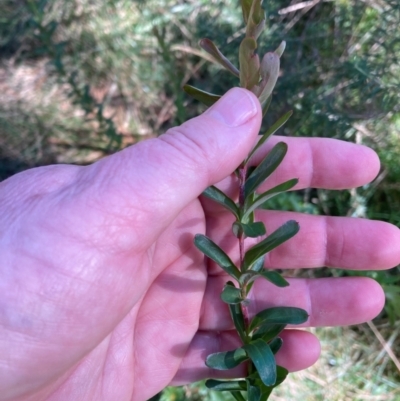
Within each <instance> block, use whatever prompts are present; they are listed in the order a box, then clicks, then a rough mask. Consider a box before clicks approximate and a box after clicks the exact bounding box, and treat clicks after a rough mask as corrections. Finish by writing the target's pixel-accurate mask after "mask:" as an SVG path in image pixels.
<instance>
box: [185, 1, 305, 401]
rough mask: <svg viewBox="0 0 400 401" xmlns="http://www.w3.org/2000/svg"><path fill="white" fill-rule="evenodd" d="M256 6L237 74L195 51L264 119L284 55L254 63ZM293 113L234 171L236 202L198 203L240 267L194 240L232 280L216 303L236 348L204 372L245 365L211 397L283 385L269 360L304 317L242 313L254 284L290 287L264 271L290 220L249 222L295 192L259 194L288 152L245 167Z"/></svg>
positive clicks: (285, 310) (290, 229)
mask: <svg viewBox="0 0 400 401" xmlns="http://www.w3.org/2000/svg"><path fill="white" fill-rule="evenodd" d="M261 2H262V0H241V6H242V11H243V19H244V22H245V24H246V33H245V37H244V38H243V40H242V42H241V44H240V47H239V69H237V68H236V67H235V66H234V64H233V63H231V62H230V61H229V60H228V59H227V58H226V57H225V56H224V55H223V54H222V53H221V51H220V50H219V49H218V48H217V47H216V45H215V44H214V43H213V42H212V41H211V40H210V39H202V40H201V41H200V46H201V47H202V48H203V49H204V50H205V51H206V52H208V53H209V54H210V55H211V56H213V57H214V59H215V60H216V61H217V62H219V63H220V64H221V65H222V66H223V67H224V68H225V69H227V70H228V71H229V72H231V73H232V74H234V75H235V76H236V77H237V78H239V80H240V86H241V87H243V88H246V89H248V90H250V91H252V92H253V93H254V94H255V95H256V96H257V97H258V99H259V101H260V104H261V107H262V110H263V115H265V114H266V113H267V110H268V107H269V105H270V103H271V98H272V91H273V89H274V87H275V84H276V81H277V79H278V75H279V66H280V57H281V56H282V53H283V51H284V49H285V43H284V42H283V43H282V44H281V45H280V46H279V47H278V48H277V49H276V50H275V51H273V52H268V53H266V54H265V55H264V56H263V58H262V60H261V61H260V58H259V56H258V55H257V53H256V50H257V39H258V38H259V36H260V34H261V32H262V31H263V29H264V26H265V12H264V10H263V9H262V6H261ZM184 89H185V91H186V92H187V93H188V94H190V95H191V96H192V97H194V98H195V99H197V100H199V101H201V102H202V103H204V104H205V105H207V106H211V105H212V104H214V103H215V102H216V101H217V100H218V99H219V98H220V96H218V95H214V94H211V93H207V92H204V91H202V90H200V89H197V88H194V87H192V86H189V85H187V86H185V88H184ZM290 115H291V112H288V113H286V114H285V115H283V116H282V117H281V118H280V119H279V120H278V121H276V122H275V124H273V125H272V126H271V127H270V128H269V129H268V130H267V131H266V132H265V133H263V134H262V136H261V137H260V140H259V141H258V143H257V145H256V146H255V147H254V148H253V150H252V151H251V152H250V154H249V155H248V157H247V158H246V159H245V160H244V161H243V162H242V163H241V165H240V166H239V167H238V168H237V170H236V171H235V176H236V182H237V186H238V193H239V199H237V200H236V199H231V198H230V197H228V196H227V195H226V194H225V193H223V192H222V191H221V190H219V189H218V188H216V187H215V186H211V187H209V188H208V189H207V190H206V191H205V192H204V196H206V197H207V198H210V199H212V200H213V201H215V202H217V203H218V204H220V205H222V206H223V207H224V208H226V209H227V210H228V211H229V212H231V213H232V214H233V216H234V218H235V222H234V223H233V226H232V235H234V236H235V237H236V238H237V242H238V248H239V255H240V257H239V261H238V264H235V263H234V262H233V261H232V260H231V258H230V257H229V256H228V255H227V254H226V253H225V252H224V251H223V250H222V249H221V248H220V247H219V246H218V245H217V244H216V243H214V242H213V241H212V240H211V239H210V238H208V237H207V236H205V235H203V234H197V235H196V236H195V239H194V243H195V245H196V247H197V248H198V249H199V250H200V251H202V252H203V253H204V254H205V255H206V256H207V257H208V258H210V259H211V260H212V261H214V262H215V263H217V264H218V265H219V266H220V267H221V268H222V269H223V270H224V271H225V272H226V273H227V274H228V275H229V276H230V277H231V281H227V282H226V284H225V286H224V288H223V290H222V293H221V299H222V301H224V302H225V303H226V304H227V307H228V308H229V311H230V314H231V317H232V321H233V324H234V326H235V328H236V331H237V333H238V336H239V337H240V339H241V342H242V345H241V346H240V347H239V348H237V349H233V350H230V351H227V352H218V353H215V354H211V355H209V356H208V357H207V358H206V361H205V363H206V365H207V366H208V367H210V368H212V369H218V370H228V369H232V368H235V367H236V366H238V365H240V364H242V363H246V364H247V365H246V366H247V375H246V377H244V378H242V379H237V380H213V379H211V380H207V382H206V386H207V387H208V388H210V389H213V390H216V391H229V392H231V394H232V395H233V397H234V398H235V399H236V400H238V401H244V400H245V399H246V398H247V399H248V400H249V401H265V400H267V399H268V397H269V396H270V394H271V392H272V390H273V388H274V387H276V386H278V385H279V384H280V383H282V382H283V381H284V380H285V378H286V376H287V374H288V371H287V370H286V369H285V368H283V367H281V366H277V364H276V361H275V354H276V353H277V352H278V350H279V349H280V348H281V346H282V343H283V342H282V339H281V338H280V337H279V335H280V333H281V332H282V331H283V330H284V329H285V327H286V326H287V325H296V324H301V323H304V322H305V321H306V320H307V318H308V315H307V313H306V311H304V310H302V309H299V308H295V307H289V306H288V307H274V308H269V309H265V310H263V311H261V312H259V313H257V314H256V315H255V316H254V317H250V316H249V313H248V306H249V302H250V301H249V299H248V298H249V293H250V291H251V288H252V286H253V284H254V281H255V280H257V279H263V280H268V281H269V282H270V283H272V284H274V285H276V286H278V287H285V286H288V285H289V283H288V282H287V281H286V280H285V278H283V277H282V276H281V275H280V274H279V273H278V272H276V271H272V270H266V269H264V259H265V255H266V254H267V253H268V252H270V251H272V250H273V249H274V248H276V247H278V246H279V245H281V244H282V243H283V242H285V241H287V240H289V239H290V238H292V237H293V236H294V235H296V234H297V232H298V231H299V225H298V223H297V222H296V221H293V220H290V221H287V222H286V223H285V224H283V225H282V226H281V227H279V228H278V229H277V230H276V231H274V232H272V233H267V232H266V228H265V226H264V224H263V223H262V222H261V221H255V213H254V212H255V211H256V209H259V208H261V209H265V208H267V203H268V200H269V199H270V198H272V197H273V196H275V195H278V194H280V193H282V192H285V191H288V190H290V189H291V188H293V187H294V186H295V185H296V183H297V179H291V180H289V181H286V182H283V183H281V184H279V185H277V186H275V187H274V188H272V189H269V190H268V191H266V192H262V193H260V190H259V188H260V186H261V184H263V183H264V182H265V180H266V179H268V177H269V176H270V175H271V174H272V173H273V172H274V171H275V170H276V168H277V167H278V166H279V165H280V163H281V162H282V160H283V158H284V157H285V155H286V152H287V145H286V144H285V143H284V142H279V143H277V144H276V145H275V146H274V147H273V148H272V149H271V150H270V152H269V153H268V154H267V155H266V156H265V157H264V159H263V160H262V161H261V162H260V163H259V165H258V166H257V167H255V168H254V167H251V165H250V163H249V161H250V159H251V158H252V156H253V155H254V154H255V152H257V151H258V150H259V148H260V146H261V145H262V144H263V143H264V142H265V141H266V140H267V139H268V138H269V137H270V136H271V135H273V134H274V133H275V132H276V131H277V130H278V129H279V128H280V127H281V126H282V125H283V124H285V122H286V121H287V120H288V119H289V117H290ZM247 238H259V239H260V241H259V242H258V243H257V244H256V245H253V246H251V247H249V246H246V239H247Z"/></svg>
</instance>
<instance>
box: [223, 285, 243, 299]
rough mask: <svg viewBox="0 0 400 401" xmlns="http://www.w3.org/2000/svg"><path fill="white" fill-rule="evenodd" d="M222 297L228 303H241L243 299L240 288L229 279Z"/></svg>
mask: <svg viewBox="0 0 400 401" xmlns="http://www.w3.org/2000/svg"><path fill="white" fill-rule="evenodd" d="M221 299H222V300H223V301H224V302H226V303H227V304H240V302H242V301H243V298H242V296H241V292H240V289H239V288H236V287H235V286H234V284H233V283H232V282H231V281H228V282H227V283H226V284H225V286H224V289H223V291H222V293H221Z"/></svg>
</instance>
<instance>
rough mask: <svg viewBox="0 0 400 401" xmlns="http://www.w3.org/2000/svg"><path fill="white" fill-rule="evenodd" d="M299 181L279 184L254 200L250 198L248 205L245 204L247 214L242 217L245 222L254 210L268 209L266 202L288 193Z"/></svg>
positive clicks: (294, 180) (295, 179) (257, 195)
mask: <svg viewBox="0 0 400 401" xmlns="http://www.w3.org/2000/svg"><path fill="white" fill-rule="evenodd" d="M298 182H299V180H298V179H297V178H293V179H291V180H288V181H285V182H283V183H282V184H279V185H277V186H275V187H273V188H271V189H269V190H268V191H265V192H263V193H262V194H255V196H254V197H253V199H251V198H250V197H249V198H248V199H249V200H248V202H246V203H247V205H246V204H245V210H246V211H245V213H244V215H243V217H242V219H243V220H245V219H246V218H247V216H248V215H249V214H250V213H252V212H254V210H256V209H258V208H266V202H267V201H268V200H270V199H271V198H273V197H274V196H276V195H279V194H281V193H282V192H286V191H288V190H289V189H291V188H293V187H294V186H295V185H296V184H297V183H298Z"/></svg>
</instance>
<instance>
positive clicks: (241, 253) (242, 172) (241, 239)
mask: <svg viewBox="0 0 400 401" xmlns="http://www.w3.org/2000/svg"><path fill="white" fill-rule="evenodd" d="M246 174H247V169H246V165H245V164H244V163H242V164H241V165H240V166H239V208H240V210H241V211H242V210H243V209H244V201H245V193H244V184H245V182H246ZM238 239H239V257H240V263H239V266H240V269H241V270H243V266H244V264H243V261H244V232H243V231H241V233H240V235H239V238H238ZM240 290H241V293H242V296H243V298H246V296H247V293H246V286H245V285H241V288H240ZM240 307H241V308H242V313H243V317H244V324H245V327H246V329H247V327H248V326H249V323H250V320H249V312H248V310H247V307H246V305H245V304H244V303H243V302H242V303H241V305H240Z"/></svg>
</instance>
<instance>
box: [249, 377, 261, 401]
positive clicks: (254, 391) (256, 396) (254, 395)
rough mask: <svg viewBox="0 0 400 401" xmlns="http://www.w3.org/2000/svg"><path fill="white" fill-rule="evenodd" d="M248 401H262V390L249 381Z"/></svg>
mask: <svg viewBox="0 0 400 401" xmlns="http://www.w3.org/2000/svg"><path fill="white" fill-rule="evenodd" d="M247 382H248V383H247V399H248V401H260V398H261V390H260V388H259V387H258V386H256V385H254V384H251V382H250V380H248V381H247Z"/></svg>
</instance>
